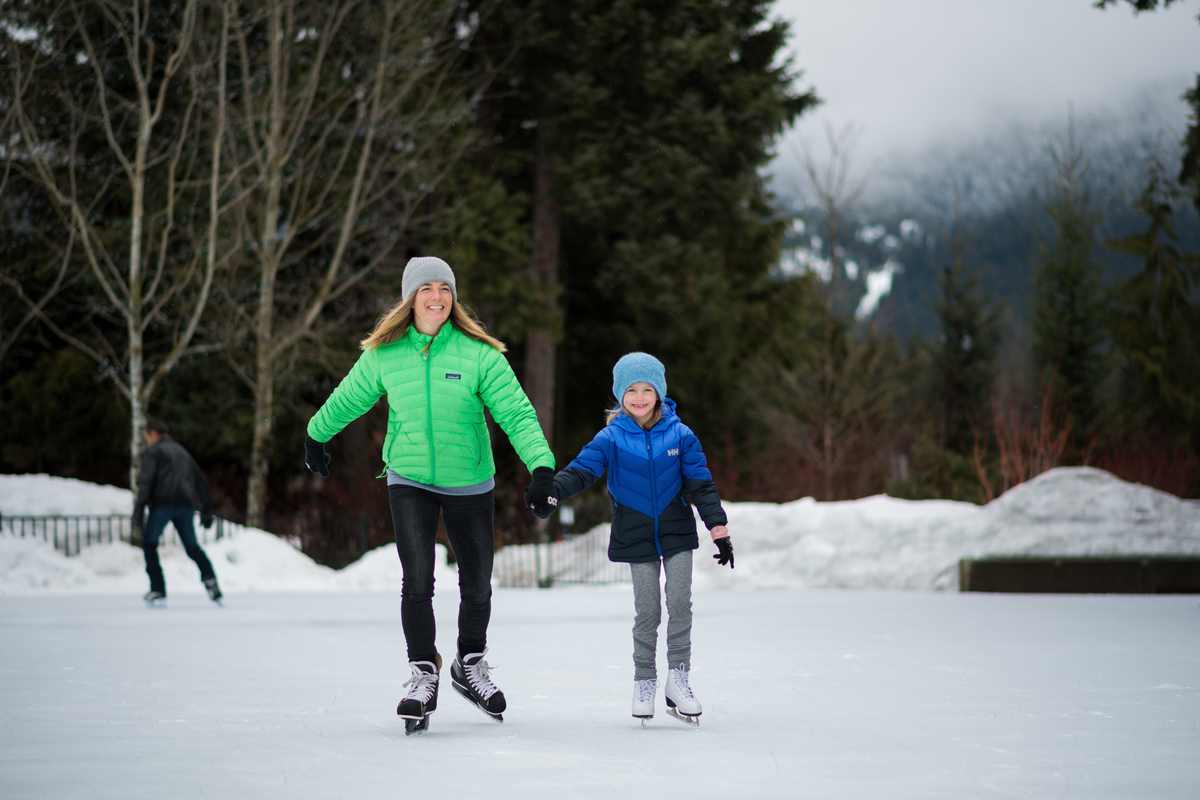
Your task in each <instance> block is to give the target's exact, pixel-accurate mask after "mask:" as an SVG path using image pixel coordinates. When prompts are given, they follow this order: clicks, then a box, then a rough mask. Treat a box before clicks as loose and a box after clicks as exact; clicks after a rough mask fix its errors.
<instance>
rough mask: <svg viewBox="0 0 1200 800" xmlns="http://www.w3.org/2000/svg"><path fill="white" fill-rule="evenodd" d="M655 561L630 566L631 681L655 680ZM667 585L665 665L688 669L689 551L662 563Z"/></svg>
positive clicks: (658, 598) (658, 612)
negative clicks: (632, 617)
mask: <svg viewBox="0 0 1200 800" xmlns="http://www.w3.org/2000/svg"><path fill="white" fill-rule="evenodd" d="M658 565H659V562H658V560H654V561H649V562H646V563H642V564H630V565H629V568H630V572H632V574H633V608H634V611H635V612H636V616H635V617H634V620H633V679H634V680H635V681H644V680H649V679H650V678H657V677H658V672H657V670H656V669H655V663H654V651H655V648H656V646H657V644H658V623H659V621H660V620H661V619H662V598H661V596H660V595H659V591H658V574H659V571H658ZM662 566H663V573H664V574H665V575H666V584H667V665H668V667H670V668H674V667H678V666H679V665H680V664H683V665H684V666H685V667H686V668H688V669H691V666H692V551H691V550H684V551H683V552H682V553H676V554H675V555H672V556H668V557H667V558H664V559H663V560H662Z"/></svg>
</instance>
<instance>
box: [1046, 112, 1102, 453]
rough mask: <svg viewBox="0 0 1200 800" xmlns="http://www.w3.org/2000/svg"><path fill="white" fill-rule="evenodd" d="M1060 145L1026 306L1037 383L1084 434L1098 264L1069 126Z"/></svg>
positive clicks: (1095, 387)
mask: <svg viewBox="0 0 1200 800" xmlns="http://www.w3.org/2000/svg"><path fill="white" fill-rule="evenodd" d="M1068 136H1069V138H1068V144H1067V151H1066V153H1065V154H1060V153H1058V152H1057V151H1055V152H1054V154H1053V155H1054V164H1055V175H1054V178H1053V180H1052V182H1051V185H1050V187H1049V189H1048V194H1049V198H1048V200H1047V202H1046V210H1047V212H1049V214H1050V218H1051V221H1052V222H1053V225H1054V238H1053V239H1052V240H1051V241H1049V242H1044V241H1043V242H1041V243H1039V245H1038V255H1037V256H1036V257H1034V259H1033V270H1034V274H1033V303H1032V305H1031V308H1030V317H1031V319H1030V327H1031V329H1032V330H1031V332H1032V340H1033V341H1032V348H1033V363H1034V367H1035V369H1036V370H1037V373H1038V378H1039V380H1040V381H1041V384H1042V386H1043V387H1049V386H1051V385H1052V386H1053V387H1054V394H1055V398H1054V400H1055V402H1056V403H1061V404H1063V405H1065V406H1066V407H1067V408H1069V409H1070V413H1071V418H1072V427H1073V430H1074V431H1075V433H1076V435H1077V436H1079V437H1083V438H1084V439H1086V438H1088V437H1091V436H1093V435H1094V434H1095V433H1096V423H1097V416H1098V413H1099V402H1098V396H1099V389H1100V384H1101V380H1102V372H1101V366H1102V365H1101V356H1102V349H1101V348H1102V346H1103V342H1104V329H1103V323H1102V321H1101V317H1102V310H1103V304H1104V295H1103V286H1102V284H1101V275H1102V272H1103V267H1102V266H1101V264H1100V263H1099V262H1097V261H1096V259H1095V258H1094V257H1093V255H1092V238H1093V231H1094V230H1095V227H1096V224H1097V222H1098V217H1097V215H1096V214H1095V213H1094V212H1093V211H1092V210H1091V207H1090V206H1089V203H1088V198H1087V194H1086V190H1085V188H1084V182H1085V180H1086V177H1087V162H1086V154H1085V153H1084V150H1083V149H1082V148H1081V147H1079V146H1077V145H1076V143H1075V133H1074V124H1073V122H1072V124H1071V125H1070V127H1069V134H1068Z"/></svg>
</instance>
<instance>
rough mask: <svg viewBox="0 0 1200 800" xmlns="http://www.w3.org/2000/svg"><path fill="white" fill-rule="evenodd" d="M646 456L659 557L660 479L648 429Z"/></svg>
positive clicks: (655, 543) (660, 553)
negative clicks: (648, 465) (658, 478)
mask: <svg viewBox="0 0 1200 800" xmlns="http://www.w3.org/2000/svg"><path fill="white" fill-rule="evenodd" d="M646 458H648V459H649V460H650V509H651V510H652V511H653V512H654V549H655V550H657V551H658V557H659V558H662V557H663V552H662V541H660V540H659V538H658V517H659V511H658V481H657V480H656V478H657V477H658V475H657V472H658V471H657V470H656V469H655V468H654V452H653V449H652V448H651V447H650V431H646Z"/></svg>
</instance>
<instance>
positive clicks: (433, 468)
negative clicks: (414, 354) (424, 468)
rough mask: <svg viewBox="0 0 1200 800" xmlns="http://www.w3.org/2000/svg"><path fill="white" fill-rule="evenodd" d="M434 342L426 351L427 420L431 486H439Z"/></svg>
mask: <svg viewBox="0 0 1200 800" xmlns="http://www.w3.org/2000/svg"><path fill="white" fill-rule="evenodd" d="M432 355H433V342H432V341H431V342H430V343H429V347H428V349H426V351H425V419H426V422H427V424H428V436H429V485H430V486H437V454H436V453H435V450H434V446H433V387H432V385H431V383H432V381H431V378H430V375H431V373H432V371H433V360H432V359H431V358H430V356H432Z"/></svg>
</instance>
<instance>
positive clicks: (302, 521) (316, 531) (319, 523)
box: [263, 514, 396, 569]
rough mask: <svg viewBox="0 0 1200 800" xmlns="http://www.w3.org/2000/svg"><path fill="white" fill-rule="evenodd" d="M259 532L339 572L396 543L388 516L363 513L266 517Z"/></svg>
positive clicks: (268, 515)
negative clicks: (281, 540) (264, 531)
mask: <svg viewBox="0 0 1200 800" xmlns="http://www.w3.org/2000/svg"><path fill="white" fill-rule="evenodd" d="M263 529H264V530H266V531H269V532H270V533H273V534H275V535H276V536H279V537H282V538H283V539H286V540H287V541H288V542H289V543H291V545H292V546H293V547H295V548H296V549H297V550H300V551H301V552H302V553H304V554H305V555H306V556H308V557H309V558H311V559H312V560H313V561H316V562H317V563H318V564H324V565H325V566H327V567H333V568H334V569H341V568H342V567H344V566H346V565H347V564H352V563H353V562H355V561H357V560H358V559H360V558H362V557H363V555H364V554H366V553H368V552H370V551H371V550H374V549H375V548H377V547H383V546H384V545H386V544H390V543H394V542H395V541H396V539H395V535H394V534H393V533H392V520H391V517H368V516H366V515H365V514H363V515H360V516H357V517H353V516H334V515H327V514H266V515H264V516H263Z"/></svg>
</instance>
